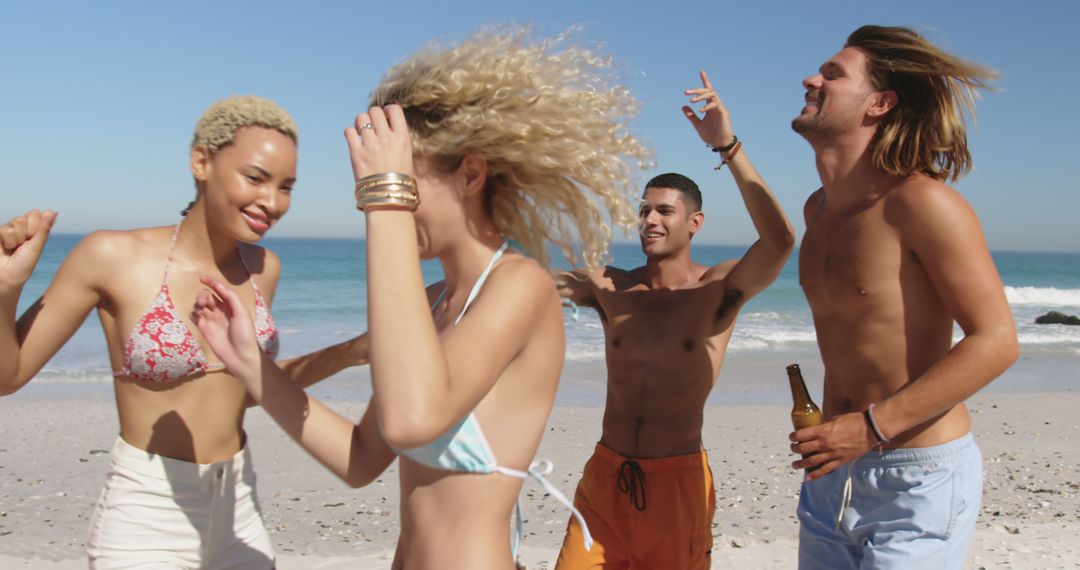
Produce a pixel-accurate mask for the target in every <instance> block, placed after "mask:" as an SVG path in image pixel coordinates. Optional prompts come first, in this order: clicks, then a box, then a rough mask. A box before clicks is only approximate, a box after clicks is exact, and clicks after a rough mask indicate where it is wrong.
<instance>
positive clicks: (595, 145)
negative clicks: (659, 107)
mask: <svg viewBox="0 0 1080 570" xmlns="http://www.w3.org/2000/svg"><path fill="white" fill-rule="evenodd" d="M570 35H571V34H570V33H567V34H563V35H560V36H558V37H556V38H553V39H548V40H543V41H538V42H533V41H531V40H530V38H529V35H528V31H527V30H526V29H522V28H511V29H494V30H486V31H482V32H479V33H477V34H475V35H473V36H471V37H470V38H468V39H467V40H465V41H463V42H461V43H459V44H457V45H454V46H452V47H442V46H439V45H434V44H433V45H430V46H428V47H426V48H424V49H422V50H420V51H419V52H418V53H416V54H414V55H412V56H410V57H408V58H407V59H406V60H404V61H402V62H401V63H399V64H397V65H395V66H394V67H392V68H391V69H390V70H389V71H388V72H387V73H386V76H385V77H383V79H382V81H381V82H380V84H379V86H378V87H377V88H376V89H375V91H374V93H372V96H371V104H372V105H379V106H382V105H387V104H390V103H397V104H399V105H401V106H402V108H403V109H404V111H405V117H406V119H407V121H408V124H409V128H410V130H411V131H412V135H413V149H414V152H416V153H417V154H418V155H421V156H424V157H427V158H429V159H432V160H433V161H434V162H435V164H436V165H438V166H440V167H441V168H444V169H449V168H452V167H453V166H455V165H457V164H459V163H460V160H461V158H462V157H464V156H465V155H474V156H477V157H478V158H481V159H483V160H485V161H486V162H487V169H488V171H487V172H488V174H487V182H486V187H485V207H486V209H487V212H488V214H489V215H490V216H491V219H492V221H493V222H494V224H495V226H496V227H497V228H498V230H499V231H500V232H502V233H503V235H505V236H507V237H509V238H511V239H513V240H514V241H516V242H517V243H518V244H520V246H521V247H522V249H523V250H524V251H525V252H526V253H527V254H528V255H530V256H531V257H533V258H534V259H537V260H538V261H540V262H541V263H542V264H544V265H545V266H547V265H548V264H549V261H550V260H549V256H548V254H547V249H546V243H547V242H551V243H553V244H555V245H556V246H558V247H559V248H560V249H561V250H562V252H563V255H564V256H565V257H566V259H567V260H568V261H569V262H570V264H571V265H575V266H576V265H579V264H580V263H581V262H584V264H585V265H586V266H590V267H593V266H597V265H599V264H600V263H601V261H602V260H603V259H604V258H605V257H606V254H607V249H608V246H609V245H610V243H611V238H612V235H611V234H612V232H611V225H608V224H607V223H605V215H604V211H603V210H606V214H607V216H606V217H607V218H608V219H609V220H610V222H611V224H612V225H615V226H621V227H624V228H627V229H629V228H633V227H636V223H637V219H636V216H635V212H634V206H633V205H634V204H636V201H635V198H634V196H633V193H634V188H633V184H634V182H633V180H632V177H633V174H634V173H635V172H636V171H637V170H639V169H643V168H647V167H648V166H650V164H649V162H648V161H649V159H650V157H651V152H650V151H649V149H647V148H646V147H645V146H644V145H643V144H642V143H640V142H639V141H638V140H637V139H635V138H634V137H633V136H632V135H631V134H630V133H629V130H628V123H629V121H630V120H631V119H632V118H633V116H634V115H635V114H636V112H637V102H636V101H635V100H634V97H633V96H632V95H631V94H630V91H629V90H628V89H626V88H625V87H622V86H620V85H618V84H617V82H616V77H615V74H614V72H613V65H612V62H611V60H610V59H609V58H606V57H603V56H601V55H599V54H597V53H595V52H594V51H592V50H589V49H586V48H583V47H580V46H576V45H571V44H570V42H569V36H570ZM601 204H602V207H601ZM575 242H580V249H581V251H580V253H578V252H577V251H575V247H574V244H575Z"/></svg>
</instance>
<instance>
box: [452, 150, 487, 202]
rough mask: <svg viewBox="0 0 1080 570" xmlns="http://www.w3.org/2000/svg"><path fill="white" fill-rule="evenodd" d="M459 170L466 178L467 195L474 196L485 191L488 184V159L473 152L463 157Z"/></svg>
mask: <svg viewBox="0 0 1080 570" xmlns="http://www.w3.org/2000/svg"><path fill="white" fill-rule="evenodd" d="M458 169H459V172H460V173H461V175H462V176H463V177H464V179H465V195H466V196H472V195H474V194H477V193H479V192H483V190H484V186H485V185H486V184H487V161H486V160H484V159H482V158H480V157H478V156H476V155H472V154H467V155H465V158H463V159H461V166H459V167H458Z"/></svg>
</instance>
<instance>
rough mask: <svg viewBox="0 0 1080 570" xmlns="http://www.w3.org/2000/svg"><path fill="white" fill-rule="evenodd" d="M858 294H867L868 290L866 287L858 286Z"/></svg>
mask: <svg viewBox="0 0 1080 570" xmlns="http://www.w3.org/2000/svg"><path fill="white" fill-rule="evenodd" d="M859 294H860V295H863V296H866V295H869V294H870V292H869V291H867V290H866V287H859Z"/></svg>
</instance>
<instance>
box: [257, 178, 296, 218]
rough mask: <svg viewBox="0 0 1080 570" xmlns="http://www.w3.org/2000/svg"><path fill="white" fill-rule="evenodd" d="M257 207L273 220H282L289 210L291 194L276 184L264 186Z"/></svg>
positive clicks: (260, 191) (260, 190)
mask: <svg viewBox="0 0 1080 570" xmlns="http://www.w3.org/2000/svg"><path fill="white" fill-rule="evenodd" d="M255 205H256V206H258V207H259V208H260V209H261V210H262V211H264V212H266V214H267V215H268V216H270V217H271V218H280V217H281V216H282V215H284V214H285V212H286V211H287V210H288V209H289V194H288V193H287V192H282V191H280V189H279V188H278V187H277V186H276V185H274V184H263V185H262V187H261V188H260V189H259V198H258V200H256V202H255Z"/></svg>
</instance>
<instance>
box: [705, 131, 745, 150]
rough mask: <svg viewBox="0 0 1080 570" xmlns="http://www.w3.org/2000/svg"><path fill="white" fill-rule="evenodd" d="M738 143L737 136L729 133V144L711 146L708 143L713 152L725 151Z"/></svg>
mask: <svg viewBox="0 0 1080 570" xmlns="http://www.w3.org/2000/svg"><path fill="white" fill-rule="evenodd" d="M738 143H739V137H737V136H735V135H731V144H729V145H725V146H712V145H709V148H711V149H712V151H713V152H727V151H729V150H731V149H733V148H735V145H736V144H738Z"/></svg>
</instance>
